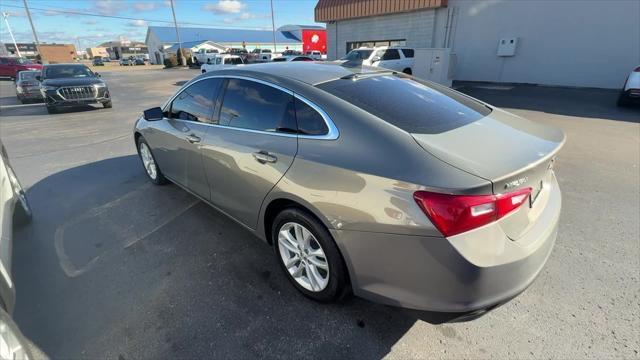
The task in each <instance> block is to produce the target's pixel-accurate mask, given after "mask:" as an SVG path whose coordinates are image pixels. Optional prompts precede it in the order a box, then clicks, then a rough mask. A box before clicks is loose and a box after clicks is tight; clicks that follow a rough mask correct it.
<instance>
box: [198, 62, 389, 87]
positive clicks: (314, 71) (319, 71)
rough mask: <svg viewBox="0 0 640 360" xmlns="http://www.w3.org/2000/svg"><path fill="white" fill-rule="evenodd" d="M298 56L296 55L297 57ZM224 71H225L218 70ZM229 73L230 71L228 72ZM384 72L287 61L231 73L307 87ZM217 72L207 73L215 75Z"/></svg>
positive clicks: (340, 64)
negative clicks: (294, 83) (280, 80)
mask: <svg viewBox="0 0 640 360" xmlns="http://www.w3.org/2000/svg"><path fill="white" fill-rule="evenodd" d="M297 56H298V55H296V57H297ZM220 71H225V70H220ZM230 71H231V70H230ZM389 71H390V70H384V69H380V68H377V67H371V66H353V67H352V66H344V65H343V64H342V63H337V62H327V61H322V62H320V61H293V62H292V61H287V62H284V61H283V62H269V63H262V64H249V65H246V66H243V67H241V68H238V67H234V70H233V72H234V73H236V72H237V73H238V75H240V74H239V73H240V72H242V73H243V74H247V75H250V73H258V74H264V75H270V76H273V77H281V78H288V79H293V80H298V81H301V82H304V83H307V84H309V85H314V86H315V85H318V84H321V83H324V82H327V81H332V80H337V79H340V78H342V77H346V76H351V75H353V74H363V73H377V72H379V73H388V72H389ZM216 73H217V72H208V73H207V74H210V75H215V74H216ZM226 74H228V73H226Z"/></svg>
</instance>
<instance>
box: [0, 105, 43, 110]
mask: <svg viewBox="0 0 640 360" xmlns="http://www.w3.org/2000/svg"><path fill="white" fill-rule="evenodd" d="M29 106H44V104H40V103H37V104H20V105H0V110H2V109H13V108H21V107H29Z"/></svg>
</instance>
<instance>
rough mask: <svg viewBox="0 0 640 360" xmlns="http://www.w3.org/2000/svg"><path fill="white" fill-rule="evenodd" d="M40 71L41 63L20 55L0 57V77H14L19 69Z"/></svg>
mask: <svg viewBox="0 0 640 360" xmlns="http://www.w3.org/2000/svg"><path fill="white" fill-rule="evenodd" d="M27 70H31V71H40V70H42V65H40V64H36V63H34V62H33V61H31V60H29V59H26V58H20V57H0V77H10V78H12V79H15V78H16V75H17V74H18V73H19V72H20V71H27Z"/></svg>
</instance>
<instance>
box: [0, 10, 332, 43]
mask: <svg viewBox="0 0 640 360" xmlns="http://www.w3.org/2000/svg"><path fill="white" fill-rule="evenodd" d="M27 1H28V5H29V8H30V9H31V14H32V16H33V21H34V23H35V26H36V30H37V32H38V38H39V39H40V41H42V42H44V41H46V42H50V43H52V42H57V43H73V44H76V45H77V44H78V41H79V42H80V48H82V49H84V48H86V47H90V46H96V45H98V44H99V43H102V42H105V41H109V40H118V39H119V38H120V37H124V38H126V39H129V40H140V41H144V38H145V35H146V31H147V26H149V25H161V26H170V25H171V24H170V23H163V22H161V21H173V18H172V16H171V8H170V7H169V1H168V0H66V1H61V0H27ZM173 1H174V6H175V10H176V17H177V19H178V24H179V26H180V25H181V24H183V23H184V25H182V26H194V27H197V26H206V27H230V28H234V27H237V28H269V29H271V15H270V5H269V0H173ZM316 3H317V1H316V0H273V7H274V12H275V23H276V27H278V26H280V25H285V24H305V25H313V24H315V22H314V21H313V9H314V7H315V5H316ZM0 10H1V11H2V12H7V13H9V24H10V26H11V29H12V30H13V34H14V36H15V37H16V41H17V42H32V41H33V36H32V34H31V28H30V26H29V21H28V20H27V17H26V13H25V11H24V6H23V2H22V0H0ZM56 10H58V11H71V12H79V13H91V14H96V15H103V16H119V17H125V18H131V19H114V18H108V17H100V16H87V15H80V14H70V13H60V12H56ZM0 20H2V19H1V18H0ZM158 20H159V21H158ZM187 23H191V24H187ZM320 25H323V24H320ZM0 41H2V42H11V37H10V36H9V33H8V31H7V27H6V25H5V22H4V20H2V21H1V25H0Z"/></svg>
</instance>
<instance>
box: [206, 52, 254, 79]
mask: <svg viewBox="0 0 640 360" xmlns="http://www.w3.org/2000/svg"><path fill="white" fill-rule="evenodd" d="M234 65H244V61H243V60H242V58H241V57H240V56H238V55H231V54H218V55H215V56H213V57H212V58H210V59H207V63H205V64H202V65H201V66H200V71H201V72H202V73H203V74H204V73H206V72H209V71H214V70H220V69H222V68H225V67H228V66H234Z"/></svg>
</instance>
